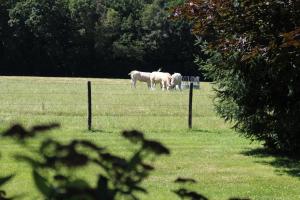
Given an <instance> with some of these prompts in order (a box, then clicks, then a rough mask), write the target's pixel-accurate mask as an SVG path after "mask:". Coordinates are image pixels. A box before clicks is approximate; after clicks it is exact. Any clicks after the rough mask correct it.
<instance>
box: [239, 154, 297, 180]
mask: <svg viewBox="0 0 300 200" xmlns="http://www.w3.org/2000/svg"><path fill="white" fill-rule="evenodd" d="M241 153H242V154H243V155H246V156H252V157H259V158H274V159H273V160H272V161H266V160H262V161H257V163H261V164H265V165H270V166H272V167H274V168H276V172H277V173H278V174H288V175H289V176H292V177H297V178H300V157H299V156H298V157H291V156H287V155H284V154H279V153H274V152H270V151H268V150H266V149H264V148H257V149H249V150H247V151H244V152H241Z"/></svg>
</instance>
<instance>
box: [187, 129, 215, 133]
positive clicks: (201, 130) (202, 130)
mask: <svg viewBox="0 0 300 200" xmlns="http://www.w3.org/2000/svg"><path fill="white" fill-rule="evenodd" d="M189 131H190V132H200V133H215V132H216V131H210V130H207V129H191V130H189Z"/></svg>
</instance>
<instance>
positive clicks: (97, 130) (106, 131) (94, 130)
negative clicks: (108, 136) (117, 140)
mask: <svg viewBox="0 0 300 200" xmlns="http://www.w3.org/2000/svg"><path fill="white" fill-rule="evenodd" d="M84 133H114V132H113V131H108V130H101V129H92V130H86V131H84Z"/></svg>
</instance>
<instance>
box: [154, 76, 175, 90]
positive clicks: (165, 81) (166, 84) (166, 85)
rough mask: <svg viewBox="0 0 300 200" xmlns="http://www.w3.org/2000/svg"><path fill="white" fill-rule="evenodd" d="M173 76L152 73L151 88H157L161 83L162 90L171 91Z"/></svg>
mask: <svg viewBox="0 0 300 200" xmlns="http://www.w3.org/2000/svg"><path fill="white" fill-rule="evenodd" d="M171 78H172V77H171V74H169V73H166V72H152V73H151V74H150V82H151V88H152V89H154V88H155V84H156V83H159V84H160V85H161V88H162V90H165V89H167V90H169V89H170V86H171V82H170V81H171Z"/></svg>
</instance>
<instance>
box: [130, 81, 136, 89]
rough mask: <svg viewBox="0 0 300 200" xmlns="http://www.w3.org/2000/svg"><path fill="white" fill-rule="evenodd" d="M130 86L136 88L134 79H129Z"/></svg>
mask: <svg viewBox="0 0 300 200" xmlns="http://www.w3.org/2000/svg"><path fill="white" fill-rule="evenodd" d="M131 88H136V80H134V79H131Z"/></svg>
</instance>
